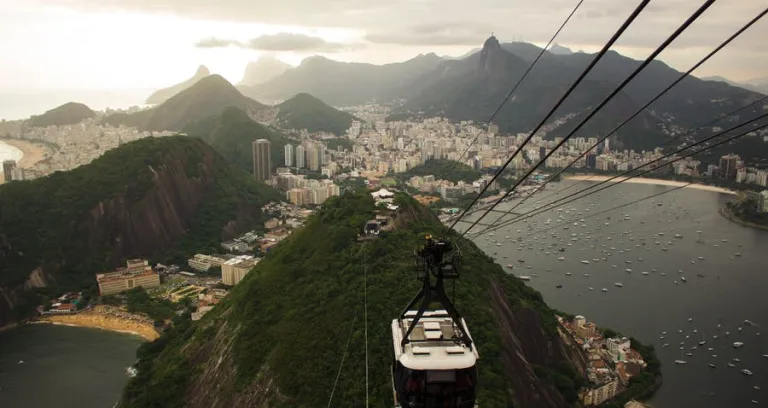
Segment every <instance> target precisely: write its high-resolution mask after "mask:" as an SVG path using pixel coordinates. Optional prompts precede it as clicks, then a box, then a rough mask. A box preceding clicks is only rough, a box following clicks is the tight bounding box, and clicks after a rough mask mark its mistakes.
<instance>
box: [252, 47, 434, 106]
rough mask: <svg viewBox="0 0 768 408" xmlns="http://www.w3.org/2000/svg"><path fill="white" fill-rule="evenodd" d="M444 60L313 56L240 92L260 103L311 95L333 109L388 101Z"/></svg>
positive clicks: (432, 56)
mask: <svg viewBox="0 0 768 408" xmlns="http://www.w3.org/2000/svg"><path fill="white" fill-rule="evenodd" d="M443 61H444V60H443V59H442V58H440V57H438V56H437V55H436V54H425V55H419V56H418V57H416V58H413V59H410V60H408V61H405V62H400V63H394V64H385V65H373V64H364V63H357V62H338V61H334V60H331V59H328V58H325V57H320V56H314V57H309V58H306V59H305V60H304V61H302V62H301V64H300V65H299V66H298V67H296V68H293V69H289V70H287V71H285V73H283V74H282V75H280V76H278V77H276V78H274V79H272V80H270V81H268V82H266V83H263V84H260V85H256V86H243V87H240V90H241V91H242V92H243V94H244V95H246V96H249V97H251V98H255V99H258V100H261V101H281V100H285V99H288V98H290V97H291V96H293V95H296V94H298V93H308V94H311V95H314V96H316V97H318V98H320V99H322V100H323V101H325V102H326V103H329V104H331V105H333V106H348V105H357V104H362V103H366V102H370V101H372V100H378V101H380V102H389V101H391V100H392V99H395V98H397V97H399V96H400V94H401V93H403V92H405V90H406V89H407V88H408V86H409V85H410V83H409V79H411V78H412V79H416V78H418V77H420V76H421V75H424V74H426V73H428V72H430V71H432V70H434V69H435V68H436V67H437V66H438V65H439V64H440V63H441V62H443Z"/></svg>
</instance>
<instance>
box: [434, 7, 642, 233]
mask: <svg viewBox="0 0 768 408" xmlns="http://www.w3.org/2000/svg"><path fill="white" fill-rule="evenodd" d="M649 2H650V0H642V1H641V2H640V4H639V5H638V6H637V7H636V8H635V9H634V11H633V12H632V14H631V15H630V16H629V17H627V19H626V20H625V21H624V23H623V24H622V25H621V27H619V29H618V30H617V31H616V32H615V33H614V34H613V36H612V37H611V38H610V39H609V40H608V42H607V43H605V45H604V46H603V48H602V49H601V50H600V52H599V53H598V54H597V55H596V56H595V58H593V59H592V61H591V62H590V63H589V65H588V66H587V67H586V68H585V69H584V71H582V73H581V74H579V77H578V78H576V80H575V81H574V82H573V83H572V84H571V86H570V87H569V88H568V90H566V91H565V93H564V94H563V95H562V96H561V97H560V99H559V100H558V101H557V103H555V105H554V106H552V108H551V109H550V110H549V112H547V114H546V115H545V116H544V117H543V118H542V119H541V121H540V122H539V124H538V125H536V127H535V128H534V129H533V130H532V131H531V133H530V134H529V135H528V137H526V139H525V140H524V141H523V143H522V145H521V146H520V147H519V148H518V149H517V150H515V152H514V153H513V154H512V156H511V157H510V158H509V159H507V161H506V162H505V163H504V165H503V166H501V168H500V169H499V170H498V171H497V172H496V174H495V175H494V176H493V178H491V181H490V182H489V183H488V184H487V185H486V186H485V187H484V188H483V189H482V190H480V192H479V193H478V194H477V196H476V197H475V199H474V200H472V203H470V204H469V206H468V207H467V208H465V209H464V211H463V212H462V213H461V215H459V217H458V218H456V220H455V221H454V222H453V223H452V224H451V226H450V227H449V229H453V228H454V227H455V226H456V224H458V222H459V221H460V220H461V218H462V217H464V216H465V215H466V214H467V212H468V211H469V210H470V209H471V208H472V206H474V205H475V204H476V203H477V201H478V200H480V197H482V195H483V194H484V193H485V192H486V191H487V190H488V188H489V187H490V186H491V185H492V184H493V182H494V181H496V179H497V178H499V176H500V175H501V173H503V172H504V170H505V169H506V168H507V167H508V166H509V164H510V163H512V160H514V159H515V157H517V154H518V153H520V151H521V150H523V147H524V146H525V145H526V144H528V142H529V141H530V140H531V139H532V138H533V135H535V134H536V132H538V131H539V129H541V127H542V126H544V124H545V123H546V122H547V120H549V118H550V117H552V115H554V114H555V111H557V109H558V108H559V107H560V105H562V104H563V102H565V99H566V98H568V96H570V95H571V93H572V92H573V90H574V89H575V88H576V87H577V86H578V85H579V84H580V83H581V82H582V81H583V80H584V78H585V77H586V76H587V74H588V73H589V72H590V71H591V70H592V68H594V66H595V65H596V64H597V63H598V61H600V60H601V59H602V58H603V56H604V55H605V53H607V52H608V50H609V49H610V48H611V46H613V44H614V43H615V42H616V41H617V40H618V39H619V37H621V35H622V34H623V33H624V31H626V30H627V28H629V26H630V25H631V24H632V23H633V22H634V21H635V19H636V18H637V16H639V15H640V13H641V12H642V11H643V10H644V9H645V7H646V6H647V5H648V3H649ZM477 222H479V221H476V222H475V224H476V223H477ZM475 224H472V226H474V225H475ZM471 228H472V227H470V229H471Z"/></svg>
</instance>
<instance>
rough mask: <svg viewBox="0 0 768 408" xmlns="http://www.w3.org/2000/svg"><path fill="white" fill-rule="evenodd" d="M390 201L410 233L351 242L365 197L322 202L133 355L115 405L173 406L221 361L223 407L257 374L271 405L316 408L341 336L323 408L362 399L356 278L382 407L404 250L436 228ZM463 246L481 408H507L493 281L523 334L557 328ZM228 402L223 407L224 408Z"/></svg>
mask: <svg viewBox="0 0 768 408" xmlns="http://www.w3.org/2000/svg"><path fill="white" fill-rule="evenodd" d="M396 203H398V204H399V205H401V206H402V208H403V214H405V215H403V216H409V214H410V216H411V217H415V218H414V219H413V220H412V222H411V224H410V225H409V226H408V227H399V228H398V229H396V230H395V231H392V232H389V233H384V234H382V236H380V238H379V239H377V240H374V241H369V242H368V243H366V244H360V243H358V242H357V241H356V235H357V234H358V232H359V231H360V229H361V228H362V226H363V225H364V223H365V221H366V220H367V219H370V218H371V217H372V216H373V208H374V203H373V200H372V199H371V196H370V195H369V194H367V193H365V192H363V193H348V194H345V195H344V196H342V197H333V198H331V199H329V200H328V201H327V202H326V204H325V205H324V206H323V207H322V209H320V210H319V211H318V212H317V213H316V214H314V215H313V216H312V217H311V218H310V219H309V220H308V222H307V224H306V226H305V227H304V228H303V229H301V230H298V231H296V232H294V234H292V235H291V236H290V237H289V238H288V239H287V240H286V241H283V242H282V243H280V244H279V245H278V246H277V247H275V248H274V249H273V250H272V251H271V252H270V253H269V254H267V255H266V257H265V258H264V260H262V261H261V262H260V263H259V265H257V266H256V268H255V269H254V271H253V272H251V273H250V274H248V275H247V276H246V278H245V279H244V280H243V281H242V282H241V283H240V284H238V285H237V286H235V288H234V289H233V291H232V292H231V293H230V295H229V296H228V297H227V298H226V299H225V300H224V301H223V302H222V303H220V304H219V305H217V306H216V307H215V308H214V310H213V311H211V312H209V313H208V314H207V315H206V316H205V317H204V318H203V320H201V321H200V322H198V323H196V324H193V325H192V326H190V328H189V329H188V330H186V331H185V332H183V333H175V334H174V337H171V338H167V337H165V336H164V337H163V338H161V339H160V340H157V341H155V342H154V343H157V344H154V343H151V345H148V346H146V347H143V348H142V350H140V353H139V358H140V363H139V364H140V366H141V367H143V368H141V369H140V372H139V375H138V376H137V377H135V378H134V379H132V380H131V381H130V383H129V384H128V386H127V388H126V390H125V393H124V398H123V403H124V406H125V407H136V408H138V407H159V406H163V407H180V406H183V405H184V399H185V396H188V395H189V393H190V392H193V390H192V389H190V387H193V384H197V386H200V383H196V382H195V381H196V376H197V375H200V374H201V373H202V372H203V371H205V370H210V369H211V368H210V366H209V365H216V367H217V368H216V370H224V372H226V371H229V370H231V368H228V367H226V365H227V364H234V365H235V368H236V374H235V376H236V377H235V378H236V380H234V381H232V383H229V382H228V383H226V384H223V385H222V384H217V385H216V387H223V388H217V390H218V393H219V395H221V396H222V398H235V396H236V395H238V392H241V391H245V390H246V389H247V388H248V387H249V386H250V385H251V384H253V383H254V382H255V381H259V378H261V376H263V375H269V376H270V378H269V380H268V381H270V384H271V386H270V387H269V390H267V391H261V392H266V393H267V394H269V395H268V397H269V398H267V400H268V401H269V403H270V406H275V407H281V406H290V407H315V406H318V405H319V404H320V402H321V401H323V404H324V401H326V400H327V398H328V394H329V390H330V389H331V388H332V386H333V383H334V377H335V373H336V370H338V368H339V361H340V359H341V356H342V354H343V352H344V348H345V343H346V339H347V336H349V333H350V329H352V341H351V343H350V345H349V349H348V351H347V355H346V359H345V361H346V362H345V365H344V367H343V369H342V371H341V375H340V378H339V382H338V386H337V391H338V394H337V396H336V397H335V398H334V401H333V404H332V405H333V406H335V407H353V406H356V402H355V401H361V400H363V399H364V398H365V371H364V370H365V365H364V361H365V344H364V341H363V339H364V331H365V328H364V325H363V321H362V319H363V310H362V309H363V299H362V292H363V285H364V283H363V274H364V270H365V271H366V273H367V288H368V289H367V304H368V338H369V344H368V355H369V361H370V362H371V364H370V402H371V406H385V405H387V404H391V401H392V388H391V380H390V371H389V370H390V367H389V366H390V362H391V358H392V356H391V353H392V350H391V347H392V345H391V334H390V324H391V320H392V319H393V318H395V317H396V316H397V315H398V313H399V312H400V311H401V310H402V307H403V306H404V305H405V304H407V303H408V301H409V300H410V299H411V297H412V296H413V295H414V294H415V293H416V292H417V291H418V287H419V283H418V281H416V279H415V276H414V271H413V266H412V265H413V263H412V259H411V258H412V251H413V249H415V248H416V247H417V246H418V245H419V244H420V243H421V242H423V236H424V234H426V233H432V234H438V233H439V232H440V231H442V227H441V225H440V224H439V223H438V222H437V221H435V220H433V219H432V218H430V216H429V215H428V214H429V212H428V211H426V210H425V209H424V208H421V207H418V205H417V204H415V202H414V200H413V199H412V198H410V197H408V196H404V195H398V196H397V197H396ZM317 237H323V239H317ZM462 246H463V247H465V246H466V247H468V248H475V250H474V251H467V252H465V258H464V263H463V265H464V267H463V270H464V274H463V276H462V277H461V279H460V280H459V282H458V283H457V285H456V299H457V304H458V306H459V308H460V309H461V311H462V313H463V314H464V316H465V317H466V319H467V321H468V324H469V326H470V327H471V330H472V335H473V338H474V339H475V341H476V344H477V346H478V348H479V353H480V356H481V363H480V364H479V370H480V373H479V378H480V388H479V400H480V401H482V402H481V404H482V406H484V407H488V408H491V407H508V406H511V405H512V403H513V398H514V396H513V394H512V392H513V391H512V390H511V389H510V388H509V385H508V382H507V375H513V374H512V373H507V372H506V371H505V368H504V365H503V363H502V358H501V349H502V345H501V344H500V341H501V340H500V335H499V333H498V328H497V326H496V324H497V323H496V321H495V320H494V315H493V313H492V310H491V305H490V303H489V297H488V290H489V286H490V284H491V282H492V281H500V282H501V283H502V285H503V287H504V290H505V292H506V294H507V295H508V300H509V304H510V306H511V307H512V308H513V309H516V308H532V309H534V310H537V311H538V312H539V314H540V317H541V322H542V326H535V327H528V328H527V329H528V330H533V331H536V330H540V331H543V333H546V335H547V336H549V338H552V339H554V338H556V337H557V334H556V321H555V319H554V315H553V311H552V310H551V309H549V307H548V306H547V305H546V304H545V303H544V301H543V299H542V297H541V295H540V294H539V293H538V292H536V291H535V290H533V289H531V288H530V287H527V286H526V285H524V284H523V283H522V282H521V281H519V280H518V279H516V278H514V277H512V276H507V275H506V274H505V273H504V272H503V270H502V268H501V267H500V266H499V265H497V264H494V263H493V262H492V260H491V259H490V258H489V257H488V256H486V255H485V254H483V253H482V252H481V251H480V250H477V249H476V247H474V244H472V243H471V242H468V241H465V242H463V243H462ZM364 260H365V264H364ZM233 328H237V329H236V331H233ZM230 337H232V340H233V342H232V343H231V349H229V346H228V347H227V350H226V351H224V354H223V355H222V354H219V353H222V351H221V350H220V349H217V346H216V344H221V343H222V342H224V343H226V344H230V343H229V341H228V339H230ZM222 358H223V361H224V363H221V361H222V360H221V359H222ZM209 359H210V361H208V360H209ZM216 361H219V363H221V364H222V366H219V365H218V364H217V363H216ZM227 361H230V363H227ZM266 367H268V369H266ZM265 369H266V370H267V371H268V372H269V374H265ZM550 369H553V370H557V368H556V367H550ZM217 375H219V374H217ZM221 375H224V374H221ZM205 385H208V384H203V386H205ZM212 386H213V385H212ZM198 392H206V391H205V390H198ZM539 392H544V391H543V390H540V391H539ZM277 393H279V395H278V394H277ZM225 395H226V396H225ZM228 401H230V402H228V403H225V404H231V405H234V404H233V403H232V401H231V400H228Z"/></svg>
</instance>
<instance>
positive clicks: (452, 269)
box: [398, 236, 472, 348]
mask: <svg viewBox="0 0 768 408" xmlns="http://www.w3.org/2000/svg"><path fill="white" fill-rule="evenodd" d="M448 254H451V255H452V256H451V259H450V260H448V261H447V260H446V255H448ZM460 259H461V255H460V253H458V250H457V249H454V247H453V245H452V244H451V242H449V241H445V240H438V241H433V240H432V238H431V237H429V236H427V243H426V245H425V246H424V248H422V249H421V250H420V251H418V252H417V253H416V262H417V267H419V269H420V270H419V271H418V272H417V278H418V279H419V280H421V281H422V282H423V285H422V287H421V290H419V293H417V294H416V296H414V298H413V299H412V300H411V301H410V303H408V306H406V307H405V309H403V312H402V313H400V317H399V318H398V321H399V322H400V323H401V324H402V322H403V320H404V319H406V318H410V317H407V316H406V314H407V313H408V311H409V310H411V308H412V307H413V306H414V305H416V303H417V302H418V301H419V300H420V299H421V305H420V306H419V308H418V310H417V311H416V316H414V317H413V320H412V321H411V323H410V325H409V326H408V330H407V331H406V333H405V336H403V339H402V341H401V343H400V346H401V347H405V345H406V344H408V343H410V342H411V340H409V339H408V337H409V336H410V335H411V333H412V332H413V329H414V328H415V327H416V324H417V323H418V322H419V320H421V318H422V317H423V316H424V312H426V311H427V308H428V307H429V305H430V303H432V302H438V303H440V305H441V306H442V307H443V308H444V309H445V311H446V312H447V313H448V316H449V317H450V318H451V320H453V324H454V327H457V328H458V330H459V332H460V333H461V335H460V336H459V339H458V340H459V341H460V342H461V343H463V344H464V345H466V346H467V347H469V348H471V347H472V339H471V338H470V337H469V335H468V334H467V333H466V330H464V326H463V320H462V318H461V314H460V313H459V311H458V310H457V309H456V306H455V305H454V304H453V302H452V301H451V299H449V298H448V295H447V294H446V292H445V284H444V282H445V280H446V279H448V280H454V279H456V278H457V277H458V274H459V266H460ZM445 272H448V274H447V275H446V273H445ZM431 275H434V276H435V278H436V279H435V284H434V285H433V284H432V278H431Z"/></svg>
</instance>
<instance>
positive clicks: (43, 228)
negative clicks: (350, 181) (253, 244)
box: [0, 136, 280, 314]
mask: <svg viewBox="0 0 768 408" xmlns="http://www.w3.org/2000/svg"><path fill="white" fill-rule="evenodd" d="M209 149H210V147H209V146H207V145H205V143H203V142H201V141H199V140H196V139H193V138H189V137H183V136H175V137H165V138H157V139H155V138H145V139H141V140H138V141H135V142H131V143H127V144H125V145H122V146H121V147H119V148H117V149H113V150H110V151H108V152H106V153H105V154H104V155H103V156H101V157H99V158H98V159H96V160H94V161H93V162H91V163H90V164H88V165H85V166H81V167H78V168H76V169H73V170H70V171H67V172H56V173H53V174H52V175H50V176H48V177H43V178H40V179H36V180H31V181H23V182H18V183H9V184H5V185H2V186H0V237H2V238H3V239H0V261H1V262H0V284H2V285H4V286H13V285H18V284H21V283H22V282H23V281H24V279H26V278H27V276H28V275H29V273H30V272H31V271H32V270H34V269H35V268H37V267H38V266H43V268H44V269H45V270H49V271H51V270H56V271H57V273H56V275H55V276H56V279H55V285H56V287H51V288H47V289H45V292H44V293H46V294H53V293H56V291H57V290H64V289H66V290H78V289H80V288H84V287H88V286H93V285H95V280H94V273H96V272H101V271H104V270H107V269H108V268H112V267H115V266H117V264H112V262H115V261H114V260H110V258H111V256H110V254H111V249H110V248H111V247H112V245H113V243H112V242H90V241H92V240H91V239H89V237H88V234H87V233H86V231H85V230H84V229H83V224H84V223H86V222H87V221H88V220H89V219H90V217H91V212H92V211H93V210H94V208H97V207H98V205H99V203H102V202H104V201H106V200H108V199H111V198H116V197H122V198H123V199H124V200H125V204H126V205H127V206H130V205H131V204H132V203H135V202H137V201H139V200H141V199H142V198H143V197H144V196H145V194H146V193H147V192H148V191H149V190H150V189H152V188H153V187H154V186H155V184H154V174H155V171H156V170H160V169H162V168H163V166H164V163H165V162H167V161H173V160H180V161H182V163H185V167H186V171H187V174H186V176H187V177H190V178H194V177H197V176H199V171H200V167H199V166H200V164H201V160H202V158H203V155H204V154H205V152H206V151H209ZM214 155H215V153H214ZM213 172H214V174H213V175H212V179H213V181H212V184H211V186H210V188H209V190H208V191H207V193H206V196H205V197H204V198H203V199H202V200H201V204H200V205H199V207H198V208H197V211H196V213H195V216H194V217H193V219H192V220H191V222H190V224H189V225H188V227H187V232H186V234H185V235H184V236H183V237H182V238H181V240H180V241H179V242H178V243H177V245H176V246H175V247H174V248H171V249H167V250H166V249H164V248H157V251H156V252H155V253H146V254H134V255H135V256H145V257H150V256H155V257H158V258H159V259H163V260H177V261H178V260H181V259H183V258H184V257H187V256H189V255H190V254H193V253H195V252H197V251H204V250H211V249H216V248H218V246H219V242H220V239H221V235H222V228H223V227H224V226H225V225H226V224H227V223H228V222H230V221H231V220H233V219H234V218H235V215H236V213H237V211H238V210H239V206H241V205H243V204H246V203H250V204H252V205H258V206H261V205H263V204H265V203H266V202H267V201H269V200H275V199H279V198H280V196H279V195H278V194H277V192H276V191H275V190H273V189H271V188H269V187H267V186H266V185H264V184H263V183H260V182H256V181H254V180H253V179H252V177H250V176H249V175H247V174H245V173H243V172H241V171H239V170H237V169H234V168H232V167H230V166H229V165H228V164H227V163H225V162H224V160H223V159H221V157H219V156H218V155H215V165H214V168H213ZM135 216H140V215H139V214H136V215H135ZM102 228H109V226H102ZM115 233H116V234H120V233H121V232H120V231H116V232H115ZM3 240H5V241H6V242H7V244H8V247H7V248H8V249H10V250H7V249H6V248H3V243H2V242H3ZM117 263H122V260H119V261H118V262H117ZM28 300H29V303H27V304H23V305H20V306H19V308H20V309H19V311H18V312H19V313H20V314H24V313H25V312H26V311H28V310H29V307H30V306H34V305H36V304H39V303H37V302H40V299H38V298H37V297H35V296H34V295H31V296H30V298H29V299H28Z"/></svg>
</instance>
